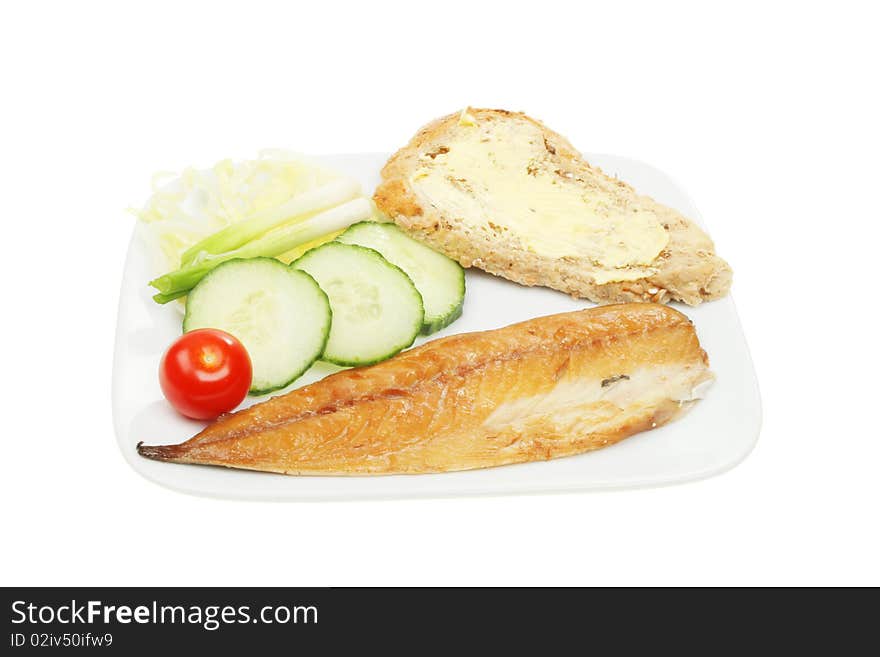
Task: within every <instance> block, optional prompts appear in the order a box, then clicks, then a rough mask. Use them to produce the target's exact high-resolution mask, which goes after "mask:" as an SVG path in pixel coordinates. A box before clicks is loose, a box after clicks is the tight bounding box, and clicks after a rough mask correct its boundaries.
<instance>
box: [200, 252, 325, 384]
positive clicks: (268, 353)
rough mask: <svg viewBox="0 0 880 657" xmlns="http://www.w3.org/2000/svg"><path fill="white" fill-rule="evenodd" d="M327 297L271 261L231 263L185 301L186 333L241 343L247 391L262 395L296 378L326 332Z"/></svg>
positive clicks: (304, 277) (297, 273)
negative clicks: (207, 332)
mask: <svg viewBox="0 0 880 657" xmlns="http://www.w3.org/2000/svg"><path fill="white" fill-rule="evenodd" d="M330 324H331V314H330V304H329V302H328V300H327V295H326V294H324V292H323V291H322V290H321V288H320V287H318V284H317V283H316V282H315V281H314V279H313V278H312V277H311V276H309V275H308V274H306V273H304V272H301V271H297V270H295V269H292V268H290V267H288V266H286V265H284V264H283V263H281V262H279V261H278V260H275V259H273V258H251V259H250V260H230V261H228V262H225V263H223V264H221V265H220V266H218V267H216V268H215V269H214V270H213V271H212V272H211V273H210V274H208V275H207V276H205V278H204V279H202V281H201V282H200V283H199V284H198V285H197V286H196V287H195V289H193V290H192V292H191V293H190V295H189V296H188V297H187V300H186V317H185V318H184V320H183V330H184V332H187V331H192V330H194V329H197V328H217V329H221V330H223V331H226V332H227V333H231V334H232V335H234V336H235V337H236V338H238V339H239V340H241V343H242V344H243V345H244V347H245V349H247V352H248V355H249V356H250V358H251V365H252V366H253V381H252V383H251V389H250V393H251V394H252V395H261V394H265V393H267V392H271V391H273V390H278V389H279V388H284V387H285V386H287V385H288V384H290V383H292V382H293V381H294V380H296V379H297V378H299V377H300V375H302V373H303V372H305V371H306V370H307V369H308V368H309V367H310V366H311V364H312V363H313V362H315V360H316V359H317V358H318V357H319V356H320V355H321V353H322V352H323V350H324V345H325V344H326V343H327V337H328V336H329V334H330Z"/></svg>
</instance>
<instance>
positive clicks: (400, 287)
mask: <svg viewBox="0 0 880 657" xmlns="http://www.w3.org/2000/svg"><path fill="white" fill-rule="evenodd" d="M291 266H293V267H295V268H297V269H301V270H303V271H305V272H306V273H308V274H310V275H311V276H312V277H313V278H314V279H315V280H316V281H318V285H320V286H321V289H323V290H324V291H325V292H326V293H327V296H328V297H330V307H331V308H332V309H333V323H332V325H331V327H330V338H329V339H328V340H327V346H326V347H324V355H323V356H322V357H321V358H322V359H323V360H326V361H329V362H331V363H335V364H336V365H352V366H356V365H371V364H373V363H378V362H379V361H382V360H385V359H386V358H391V357H392V356H393V355H394V354H396V353H397V352H399V351H401V350H402V349H406V348H407V347H409V346H410V345H411V344H412V343H413V340H415V339H416V336H417V335H418V334H419V330H420V329H421V327H422V322H423V321H424V317H425V311H424V307H423V306H422V297H421V295H420V294H419V291H418V290H417V289H416V286H415V285H413V282H412V281H411V280H410V279H409V276H407V275H406V274H405V273H404V272H403V270H401V269H400V268H398V267H395V266H394V265H392V264H391V263H390V262H388V261H387V260H385V258H383V257H382V256H381V255H380V254H379V253H378V252H377V251H374V250H373V249H367V248H364V247H362V246H355V245H349V244H341V243H339V242H327V243H326V244H323V245H321V246H319V247H317V248H314V249H312V250H311V251H309V252H308V253H306V254H304V255H303V256H302V257H301V258H299V259H298V260H296V261H294V262H293V264H292V265H291Z"/></svg>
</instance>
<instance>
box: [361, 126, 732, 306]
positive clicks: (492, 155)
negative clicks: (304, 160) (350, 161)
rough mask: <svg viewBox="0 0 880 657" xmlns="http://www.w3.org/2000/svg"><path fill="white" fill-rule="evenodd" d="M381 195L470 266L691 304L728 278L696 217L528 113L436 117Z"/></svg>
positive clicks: (593, 291) (532, 281)
mask: <svg viewBox="0 0 880 657" xmlns="http://www.w3.org/2000/svg"><path fill="white" fill-rule="evenodd" d="M374 200H375V202H376V204H377V206H378V207H379V209H380V210H382V211H383V212H384V213H385V214H387V215H388V216H389V217H390V218H391V219H392V220H393V221H395V222H396V223H397V224H398V225H399V226H400V227H401V228H403V229H404V230H405V231H406V232H408V233H409V234H410V235H412V236H413V237H415V238H416V239H418V240H420V241H422V242H424V243H425V244H428V245H429V246H431V247H433V248H435V249H437V250H438V251H440V252H442V253H445V254H446V255H448V256H450V257H451V258H454V259H455V260H457V261H458V262H460V263H461V264H462V265H463V266H465V267H479V268H480V269H483V270H485V271H487V272H489V273H491V274H495V275H497V276H503V277H505V278H508V279H510V280H512V281H516V282H517V283H521V284H523V285H541V286H546V287H551V288H554V289H557V290H561V291H563V292H566V293H568V294H571V295H573V296H575V297H579V298H586V299H590V300H591V301H595V302H598V303H623V302H629V301H652V302H668V301H683V302H684V303H687V304H689V305H697V304H699V303H701V302H703V301H708V300H712V299H717V298H720V297H723V296H724V295H725V294H727V292H728V290H729V289H730V283H731V276H732V273H731V269H730V267H729V266H728V264H727V263H726V262H725V261H724V260H722V259H721V258H719V257H718V256H717V255H715V247H714V245H713V244H712V240H711V239H710V238H709V236H708V235H706V233H705V232H704V231H703V230H701V229H700V228H699V226H697V225H696V224H695V223H694V222H692V221H690V220H689V219H687V218H686V217H684V216H683V215H682V214H681V213H679V212H677V211H676V210H674V209H672V208H669V207H666V206H664V205H661V204H660V203H657V202H656V201H654V200H653V199H652V198H650V197H647V196H643V195H640V194H638V193H637V192H636V191H635V190H634V189H633V188H632V187H630V186H629V185H628V184H626V183H625V182H623V181H621V180H617V179H616V178H613V177H611V176H608V175H606V174H605V173H603V172H602V171H601V170H600V169H599V168H598V167H595V166H592V165H590V164H589V163H588V162H586V161H585V160H584V159H583V158H582V157H581V155H580V154H579V153H578V151H576V150H575V149H574V147H573V146H572V145H571V144H570V143H569V142H568V141H567V140H566V139H565V138H564V137H562V136H561V135H559V134H557V133H555V132H553V131H551V130H549V129H548V128H547V127H546V126H544V125H543V124H542V123H540V122H539V121H536V120H534V119H532V118H530V117H528V116H526V115H525V114H521V113H517V112H508V111H506V110H493V109H467V110H465V111H464V112H461V113H460V114H459V113H456V114H450V115H448V116H445V117H442V118H440V119H437V120H436V121H434V122H432V123H430V124H428V125H427V126H425V127H424V128H422V129H421V130H420V131H419V132H418V133H417V134H416V135H415V136H414V137H413V138H412V140H411V141H410V142H409V144H407V145H406V146H405V147H404V148H402V149H400V150H399V151H398V152H397V153H395V154H394V155H393V156H392V157H391V159H390V160H388V162H387V164H386V165H385V167H384V168H383V169H382V183H381V184H380V185H379V187H378V188H377V189H376V192H375V195H374Z"/></svg>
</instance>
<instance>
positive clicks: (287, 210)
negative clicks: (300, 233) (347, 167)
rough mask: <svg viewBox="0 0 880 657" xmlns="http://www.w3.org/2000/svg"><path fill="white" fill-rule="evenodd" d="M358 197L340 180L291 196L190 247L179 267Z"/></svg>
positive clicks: (357, 189)
mask: <svg viewBox="0 0 880 657" xmlns="http://www.w3.org/2000/svg"><path fill="white" fill-rule="evenodd" d="M359 194H360V185H358V184H357V183H356V182H355V181H353V180H348V179H341V180H334V181H332V182H329V183H327V184H325V185H322V186H321V187H318V188H316V189H312V190H309V191H307V192H304V193H302V194H299V195H297V196H294V197H293V198H291V199H290V200H288V201H287V202H286V203H283V204H281V205H279V206H277V207H274V208H269V209H267V210H264V211H263V212H260V213H258V214H256V215H254V216H252V217H250V218H248V219H246V220H244V221H241V222H239V223H236V224H232V225H231V226H227V227H226V228H224V229H223V230H221V231H219V232H217V233H214V234H213V235H210V236H208V237H206V238H205V239H203V240H201V241H200V242H198V243H196V244H194V245H193V246H191V247H190V248H188V249H187V250H186V251H184V253H183V255H182V256H181V259H180V266H181V267H186V266H188V265H192V264H198V263H199V262H200V261H202V260H205V259H206V258H210V256H212V255H218V254H223V253H228V252H229V251H233V250H235V249H237V248H239V247H240V246H243V245H244V244H247V243H248V242H250V241H252V240H254V239H256V238H258V237H260V236H261V235H263V234H265V233H267V232H269V231H270V230H272V229H274V228H278V227H279V226H283V225H284V224H287V223H291V222H294V221H296V220H298V219H302V218H305V217H308V216H309V215H313V214H315V213H317V212H320V211H322V210H326V209H328V208H332V207H335V206H337V205H340V204H341V203H345V202H346V201H350V200H351V199H353V198H355V197H356V196H358V195H359Z"/></svg>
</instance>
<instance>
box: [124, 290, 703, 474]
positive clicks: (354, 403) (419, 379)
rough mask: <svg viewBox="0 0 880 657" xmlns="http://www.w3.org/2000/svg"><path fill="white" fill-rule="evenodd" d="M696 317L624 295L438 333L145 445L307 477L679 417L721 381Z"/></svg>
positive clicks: (396, 467)
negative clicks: (183, 437) (185, 435)
mask: <svg viewBox="0 0 880 657" xmlns="http://www.w3.org/2000/svg"><path fill="white" fill-rule="evenodd" d="M712 378H713V377H712V373H711V372H710V371H709V369H708V359H707V357H706V353H705V352H704V351H703V350H702V349H701V348H700V343H699V341H698V339H697V335H696V333H695V332H694V328H693V325H692V324H691V322H690V320H688V318H687V317H685V316H684V315H682V314H681V313H680V312H678V311H676V310H673V309H671V308H668V307H666V306H662V305H658V304H641V303H634V304H622V305H616V306H603V307H598V308H590V309H587V310H580V311H577V312H571V313H564V314H560V315H550V316H548V317H540V318H537V319H532V320H529V321H526V322H522V323H520V324H514V325H512V326H508V327H506V328H502V329H497V330H494V331H485V332H481V333H466V334H462V335H454V336H451V337H447V338H441V339H438V340H434V341H432V342H429V343H427V344H425V345H422V346H421V347H417V348H415V349H411V350H410V351H407V352H404V353H402V354H399V355H398V356H396V357H394V358H392V359H391V360H388V361H385V362H384V363H380V364H378V365H373V366H371V367H362V368H358V369H352V370H346V371H344V372H339V373H337V374H334V375H332V376H328V377H327V378H326V379H324V380H322V381H319V382H317V383H314V384H312V385H308V386H305V387H303V388H299V389H298V390H294V391H292V392H289V393H287V394H285V395H280V396H278V397H275V398H273V399H270V400H269V401H266V402H263V403H261V404H257V405H255V406H252V407H251V408H248V409H245V410H242V411H239V412H237V413H233V414H231V415H228V416H225V417H222V418H220V419H218V420H217V421H216V422H214V423H213V424H211V425H210V426H208V427H207V428H206V429H205V430H204V431H202V432H201V433H199V434H197V435H196V436H195V437H193V438H191V439H190V440H188V441H187V442H185V443H182V444H180V445H163V446H147V445H143V444H141V445H138V452H139V453H140V454H141V455H142V456H146V457H148V458H152V459H158V460H162V461H172V462H176V463H198V464H208V465H223V466H227V467H232V468H245V469H249V470H265V471H269V472H281V473H285V474H299V475H357V474H403V473H408V474H415V473H426V472H447V471H452V470H470V469H474V468H486V467H491V466H496V465H505V464H509V463H521V462H524V461H537V460H543V459H551V458H555V457H558V456H568V455H571V454H579V453H581V452H586V451H589V450H593V449H598V448H600V447H604V446H606V445H610V444H612V443H616V442H618V441H619V440H622V439H624V438H626V437H628V436H631V435H633V434H634V433H638V432H640V431H645V430H647V429H652V428H654V427H657V426H660V425H662V424H665V423H666V422H669V421H670V420H672V419H673V418H675V417H676V416H677V415H678V414H679V413H680V412H681V411H682V410H684V409H686V408H687V407H688V406H689V405H690V404H691V403H692V402H693V401H694V400H695V399H697V398H698V397H699V394H700V391H701V390H702V389H703V388H704V385H703V384H705V383H707V382H709V381H711V380H712Z"/></svg>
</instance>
